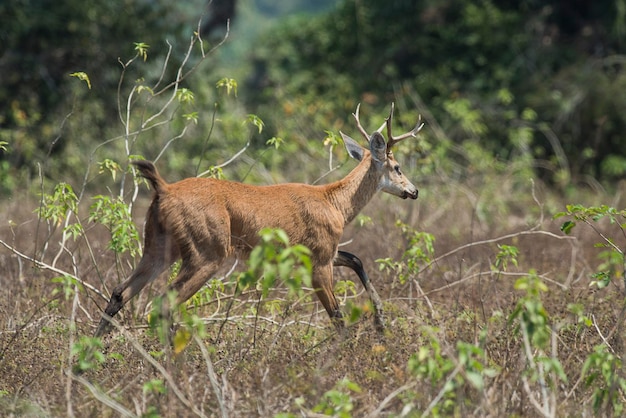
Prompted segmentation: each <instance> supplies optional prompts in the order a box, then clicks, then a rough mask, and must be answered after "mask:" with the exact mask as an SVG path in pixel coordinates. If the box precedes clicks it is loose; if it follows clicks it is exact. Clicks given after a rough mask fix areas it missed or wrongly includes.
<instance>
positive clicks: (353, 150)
mask: <svg viewBox="0 0 626 418" xmlns="http://www.w3.org/2000/svg"><path fill="white" fill-rule="evenodd" d="M339 133H340V134H341V138H342V139H343V145H345V147H346V150H347V151H348V154H350V157H352V158H354V159H355V160H358V161H361V160H362V159H363V154H364V153H363V147H361V146H360V145H359V144H358V143H357V142H356V141H355V140H354V139H352V138H350V137H349V136H348V135H346V134H344V133H343V132H341V131H339Z"/></svg>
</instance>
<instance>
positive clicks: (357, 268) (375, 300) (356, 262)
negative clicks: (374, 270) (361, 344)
mask: <svg viewBox="0 0 626 418" xmlns="http://www.w3.org/2000/svg"><path fill="white" fill-rule="evenodd" d="M333 265H335V266H342V267H349V268H351V269H352V270H353V271H354V272H355V273H356V274H357V276H359V280H361V283H362V284H363V287H365V290H366V291H367V294H368V295H369V297H370V301H371V302H372V305H373V307H374V326H375V327H376V330H377V331H378V332H383V331H384V329H385V319H384V314H383V303H382V301H381V299H380V296H378V292H377V291H376V289H375V288H374V286H373V285H372V282H371V281H370V279H369V277H368V276H367V272H366V271H365V269H364V268H363V262H362V261H361V260H360V259H359V257H357V256H356V255H354V254H352V253H349V252H347V251H337V255H336V256H335V259H334V260H333Z"/></svg>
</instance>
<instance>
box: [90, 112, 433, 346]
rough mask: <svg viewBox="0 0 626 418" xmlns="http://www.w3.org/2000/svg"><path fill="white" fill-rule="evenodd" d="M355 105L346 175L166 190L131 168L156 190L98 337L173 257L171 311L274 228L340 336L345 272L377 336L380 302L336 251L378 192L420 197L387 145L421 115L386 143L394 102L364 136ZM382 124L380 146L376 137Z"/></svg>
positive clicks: (346, 256) (193, 180) (192, 183)
mask: <svg viewBox="0 0 626 418" xmlns="http://www.w3.org/2000/svg"><path fill="white" fill-rule="evenodd" d="M359 108H360V104H359V105H357V108H356V111H355V112H354V113H352V116H353V117H354V119H355V121H356V126H357V130H358V131H359V132H360V133H361V135H362V136H363V137H364V138H365V140H366V141H367V144H368V146H367V148H364V147H362V146H361V145H359V143H358V142H357V141H356V140H354V139H352V138H351V137H350V136H348V135H346V134H344V133H343V132H341V131H340V135H341V138H342V139H343V142H344V146H345V148H346V150H347V152H348V154H349V155H350V157H352V158H354V159H356V160H357V161H358V164H357V165H356V167H354V168H353V169H352V170H351V171H350V172H349V173H348V174H347V175H346V176H345V177H344V178H342V179H340V180H337V181H334V182H331V183H327V184H323V185H308V184H303V183H281V184H274V185H249V184H245V183H240V182H236V181H229V180H223V179H213V178H199V177H190V178H186V179H183V180H181V181H178V182H176V183H167V182H166V181H165V180H164V179H163V178H162V177H161V176H160V175H159V173H158V171H157V169H156V167H155V165H154V164H153V163H152V162H149V161H146V160H138V161H133V162H132V163H133V165H134V166H135V167H136V169H137V170H138V171H139V172H140V174H141V176H142V177H144V178H145V179H146V180H147V181H148V183H149V184H150V186H151V188H152V190H153V198H152V202H151V204H150V206H149V208H148V211H147V215H146V220H145V225H144V248H143V254H142V257H141V259H140V261H139V263H138V264H137V266H136V268H135V269H134V270H133V271H132V273H131V275H130V276H129V277H128V279H126V280H125V281H123V282H122V283H120V284H119V285H117V286H116V287H115V288H114V289H113V291H112V293H111V297H110V300H109V303H108V305H107V306H106V308H105V310H104V314H103V315H102V317H101V320H100V323H99V325H98V327H97V329H96V332H95V336H96V337H99V336H102V335H104V334H106V333H107V332H109V331H110V329H111V320H112V317H113V316H115V314H117V313H118V312H119V311H120V310H121V309H122V307H123V306H124V305H125V304H126V303H127V302H128V301H129V300H130V299H131V298H133V297H134V296H135V295H137V294H138V293H139V292H140V291H141V290H142V289H143V288H144V287H145V286H146V285H147V284H148V283H150V282H152V281H154V280H155V279H156V278H157V277H158V276H160V274H161V273H162V272H163V271H164V270H165V269H167V268H169V267H170V266H171V265H172V264H173V263H174V262H175V261H177V260H179V259H182V263H181V266H180V270H179V272H178V275H177V276H176V278H175V279H174V280H173V281H172V282H171V283H170V284H169V285H168V286H167V292H170V291H175V295H176V296H175V300H174V303H175V304H177V305H178V304H181V303H183V302H185V301H186V300H188V299H189V298H190V297H191V296H193V295H194V294H195V293H196V292H198V291H199V290H200V289H201V288H202V286H203V285H204V284H205V283H206V282H207V281H208V280H209V279H210V278H211V277H213V275H214V274H215V273H216V272H217V271H218V270H219V268H220V266H221V265H222V264H224V263H225V261H226V260H227V259H228V258H229V257H231V256H241V257H245V256H246V255H248V254H249V253H250V251H251V249H252V248H254V246H255V245H256V244H257V243H258V241H259V239H260V236H259V232H260V231H261V229H263V228H280V229H282V230H284V231H285V232H286V234H287V235H288V237H289V242H290V244H302V245H304V246H306V247H307V248H308V249H309V250H310V257H311V264H312V276H311V282H312V285H313V288H314V292H315V294H316V296H317V298H318V299H319V301H320V302H321V304H322V305H323V307H324V308H325V310H326V312H327V314H328V316H329V317H330V320H331V322H332V323H333V324H334V325H335V327H336V328H337V329H342V328H343V327H344V326H345V324H344V322H343V319H342V313H341V310H340V307H339V303H338V301H337V298H336V297H335V294H334V292H333V285H334V281H333V267H340V266H345V267H349V268H351V269H352V270H353V271H354V272H355V273H356V274H357V276H358V277H359V279H360V281H361V283H362V284H363V286H364V287H365V289H366V291H367V293H368V295H369V297H370V299H371V301H372V304H373V310H374V315H375V318H374V319H375V323H376V328H377V329H378V330H379V331H381V330H383V329H384V319H383V310H382V303H381V301H380V297H379V296H378V294H377V293H376V290H375V289H374V287H373V286H372V284H371V281H370V280H369V277H368V276H367V273H366V272H365V270H364V268H363V263H362V261H361V260H360V259H359V258H358V257H357V256H355V255H354V254H351V253H349V252H346V251H340V250H339V244H340V239H341V237H342V235H343V232H344V228H345V227H346V226H347V225H348V224H349V223H350V222H351V221H352V220H353V219H354V218H355V217H356V216H357V214H358V213H359V212H360V211H361V209H363V207H364V206H365V205H366V204H367V203H368V202H369V201H370V200H371V199H372V197H373V196H374V195H375V194H376V193H377V192H378V191H382V192H385V193H388V194H391V195H393V196H397V197H399V198H402V199H408V198H410V199H413V200H415V199H417V197H418V190H417V188H416V187H415V186H414V185H413V184H412V183H411V182H410V181H409V179H408V178H407V177H406V176H405V175H404V174H403V172H402V171H401V169H400V164H399V163H398V162H397V161H396V159H395V158H394V155H393V152H392V148H393V146H394V145H395V144H397V143H398V142H400V141H402V140H404V139H406V138H410V137H416V136H417V133H418V132H419V131H420V130H421V129H422V127H423V126H424V124H423V123H421V117H420V118H419V119H418V122H417V124H416V125H415V127H414V128H413V129H412V130H411V131H409V132H407V133H404V134H402V135H399V136H393V135H392V120H393V113H394V105H393V103H392V105H391V110H390V112H389V116H388V117H387V118H386V119H385V121H384V123H383V124H382V125H381V126H380V128H379V129H378V130H376V131H374V132H373V133H372V134H371V135H370V134H368V133H367V131H366V130H365V129H364V128H363V126H362V125H361V122H360V120H359ZM385 126H386V131H387V132H386V133H387V139H385V137H384V136H383V134H382V131H383V128H384V127H385ZM164 300H165V298H164ZM166 309H169V308H166Z"/></svg>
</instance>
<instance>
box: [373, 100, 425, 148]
mask: <svg viewBox="0 0 626 418" xmlns="http://www.w3.org/2000/svg"><path fill="white" fill-rule="evenodd" d="M394 107H395V106H394V103H393V102H391V111H390V112H389V117H388V118H387V119H385V124H386V125H387V152H389V151H390V150H391V147H393V146H394V145H395V144H397V143H398V142H400V141H402V140H403V139H406V138H409V137H414V138H415V136H416V135H417V133H418V132H419V131H420V130H421V129H422V128H423V127H424V124H423V123H422V115H420V116H419V118H418V120H417V124H416V125H415V128H413V129H412V130H411V131H409V132H407V133H405V134H402V135H400V136H393V135H392V134H391V120H392V119H393V110H394ZM381 129H382V126H381Z"/></svg>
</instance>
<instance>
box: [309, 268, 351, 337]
mask: <svg viewBox="0 0 626 418" xmlns="http://www.w3.org/2000/svg"><path fill="white" fill-rule="evenodd" d="M312 282H313V288H314V289H315V294H316V295H317V298H318V299H319V300H320V302H322V305H323V306H324V308H325V309H326V312H327V313H328V316H329V317H330V319H331V321H332V322H333V325H334V326H335V328H337V329H338V330H340V329H342V328H343V320H342V318H343V315H342V314H341V310H340V309H339V303H338V302H337V298H336V297H335V294H334V292H333V265H332V264H329V265H326V266H321V267H319V266H314V267H313V277H312Z"/></svg>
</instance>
